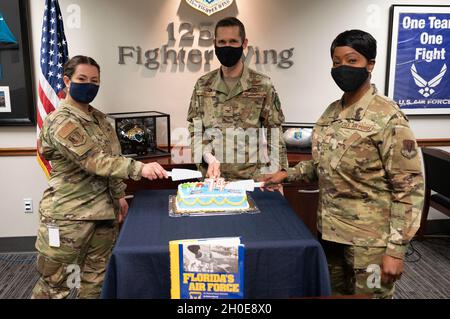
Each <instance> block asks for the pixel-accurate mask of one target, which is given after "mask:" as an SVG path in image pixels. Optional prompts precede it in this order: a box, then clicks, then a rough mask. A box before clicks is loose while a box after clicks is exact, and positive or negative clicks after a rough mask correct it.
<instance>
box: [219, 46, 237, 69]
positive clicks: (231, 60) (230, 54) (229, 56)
mask: <svg viewBox="0 0 450 319" xmlns="http://www.w3.org/2000/svg"><path fill="white" fill-rule="evenodd" d="M215 51H216V56H217V58H218V59H219V61H220V64H222V65H223V66H226V67H228V68H230V67H232V66H235V65H236V64H237V63H238V62H239V60H240V59H241V57H242V53H243V52H244V48H243V47H242V46H240V47H238V48H235V47H218V46H215Z"/></svg>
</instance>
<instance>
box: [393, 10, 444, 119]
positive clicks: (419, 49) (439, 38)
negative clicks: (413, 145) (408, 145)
mask: <svg viewBox="0 0 450 319" xmlns="http://www.w3.org/2000/svg"><path fill="white" fill-rule="evenodd" d="M439 9H440V11H441V12H442V11H444V12H443V13H436V12H433V13H421V12H417V8H416V10H415V11H416V12H414V13H411V12H412V11H414V10H407V9H406V8H405V7H400V10H399V11H401V12H397V16H395V12H394V23H395V24H394V25H393V31H394V32H395V31H396V30H397V33H396V34H393V40H394V41H395V42H394V45H393V46H392V49H393V51H395V52H393V54H391V59H392V58H394V60H391V64H393V65H392V66H391V77H392V76H393V75H394V79H393V80H394V81H393V83H392V82H391V84H393V85H390V87H389V96H391V97H393V98H394V100H395V101H396V102H397V103H398V104H399V105H400V107H401V108H402V109H403V110H404V111H405V113H407V114H442V113H450V70H449V68H450V7H444V8H439ZM420 10H423V11H426V9H425V8H420ZM434 11H435V10H434ZM446 11H447V12H446ZM394 61H395V64H394ZM392 67H394V68H395V69H394V70H392ZM392 71H393V72H392Z"/></svg>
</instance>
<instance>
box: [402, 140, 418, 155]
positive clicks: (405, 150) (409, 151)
mask: <svg viewBox="0 0 450 319" xmlns="http://www.w3.org/2000/svg"><path fill="white" fill-rule="evenodd" d="M401 153H402V155H403V156H404V157H406V158H407V159H412V158H414V157H415V156H416V155H417V149H416V142H415V141H414V140H403V147H402V150H401Z"/></svg>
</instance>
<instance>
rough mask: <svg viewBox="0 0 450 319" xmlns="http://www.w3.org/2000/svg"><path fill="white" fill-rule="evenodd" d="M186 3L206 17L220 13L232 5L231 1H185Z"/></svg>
mask: <svg viewBox="0 0 450 319" xmlns="http://www.w3.org/2000/svg"><path fill="white" fill-rule="evenodd" d="M186 2H187V3H188V4H189V5H190V6H191V7H193V8H194V9H197V10H198V11H201V12H203V13H204V14H207V15H208V16H210V15H213V14H214V13H216V12H219V11H222V10H224V9H226V8H228V7H229V6H231V5H232V4H233V0H186Z"/></svg>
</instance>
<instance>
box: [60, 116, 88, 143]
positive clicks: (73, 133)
mask: <svg viewBox="0 0 450 319" xmlns="http://www.w3.org/2000/svg"><path fill="white" fill-rule="evenodd" d="M58 135H59V136H60V137H61V138H63V139H65V140H67V141H69V142H70V143H71V144H72V145H73V146H75V147H77V146H81V145H84V144H85V143H86V136H85V135H84V134H82V133H81V132H80V129H79V128H78V126H77V125H76V124H75V123H73V122H68V123H66V124H65V125H64V126H63V127H61V129H59V131H58Z"/></svg>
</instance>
